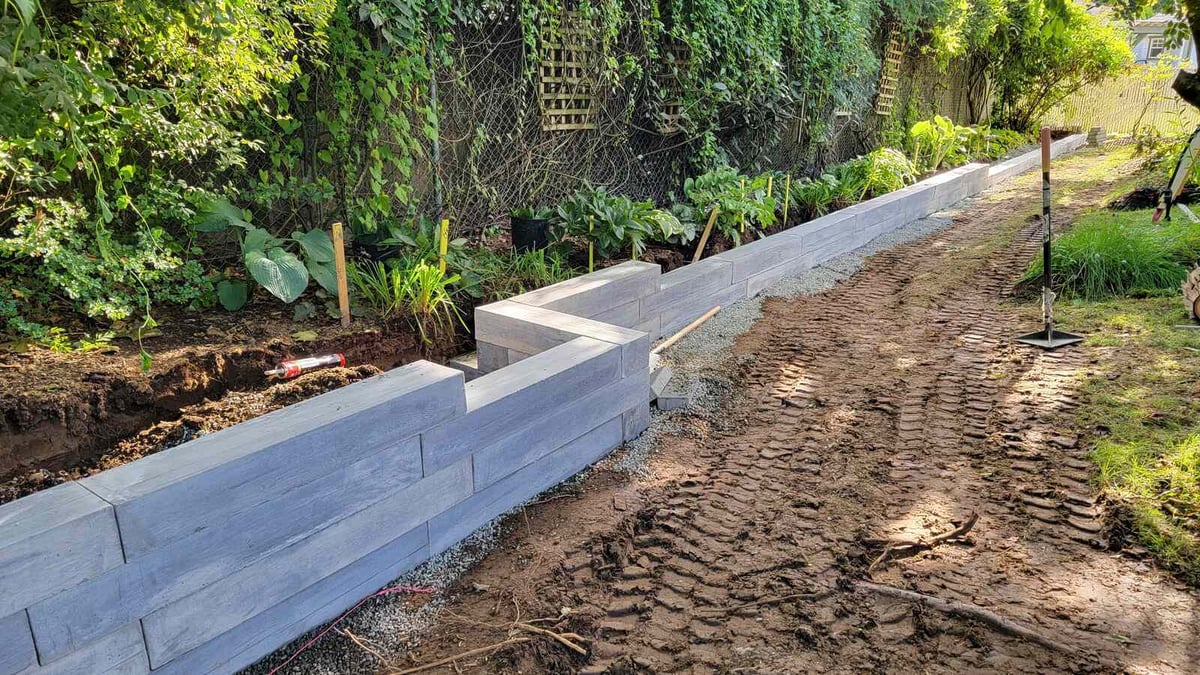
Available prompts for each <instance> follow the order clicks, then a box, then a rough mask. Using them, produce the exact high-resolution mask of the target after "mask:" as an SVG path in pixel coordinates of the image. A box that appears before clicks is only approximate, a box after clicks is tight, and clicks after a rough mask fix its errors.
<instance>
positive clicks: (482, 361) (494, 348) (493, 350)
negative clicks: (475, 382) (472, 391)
mask: <svg viewBox="0 0 1200 675" xmlns="http://www.w3.org/2000/svg"><path fill="white" fill-rule="evenodd" d="M475 355H476V357H477V359H476V364H477V365H478V367H479V372H480V374H481V375H486V374H488V373H494V372H496V371H497V370H500V369H501V368H503V367H504V366H507V365H508V348H507V347H501V346H500V345H494V344H491V343H488V342H483V341H481V340H479V339H478V337H477V338H476V340H475Z"/></svg>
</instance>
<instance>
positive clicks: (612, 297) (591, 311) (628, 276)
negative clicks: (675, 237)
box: [509, 261, 661, 318]
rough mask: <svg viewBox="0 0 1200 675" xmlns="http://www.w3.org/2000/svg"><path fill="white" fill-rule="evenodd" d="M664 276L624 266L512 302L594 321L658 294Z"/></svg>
mask: <svg viewBox="0 0 1200 675" xmlns="http://www.w3.org/2000/svg"><path fill="white" fill-rule="evenodd" d="M660 273H661V268H660V267H659V266H658V265H655V264H654V263H647V262H641V261H630V262H624V263H621V264H620V265H614V266H612V267H606V268H604V269H602V270H599V271H596V272H591V273H590V274H585V275H583V276H579V277H575V278H573V279H568V280H566V281H560V282H559V283H557V284H554V285H552V286H546V287H545V288H539V289H537V290H535V291H530V292H529V293H524V294H522V295H518V296H516V297H514V298H509V299H510V300H512V301H513V302H519V303H521V304H523V305H533V306H535V307H544V308H546V309H553V310H555V311H559V312H566V313H567V314H574V315H575V316H582V317H587V318H591V317H593V316H595V315H597V314H600V313H602V312H605V311H607V310H610V309H612V308H614V307H617V306H619V305H622V304H625V303H627V302H629V301H631V300H636V299H638V298H641V297H645V296H647V295H650V294H651V293H653V292H654V291H656V290H658V275H659V274H660Z"/></svg>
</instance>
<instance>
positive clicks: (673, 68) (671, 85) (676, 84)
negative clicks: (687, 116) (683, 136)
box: [654, 41, 689, 136]
mask: <svg viewBox="0 0 1200 675" xmlns="http://www.w3.org/2000/svg"><path fill="white" fill-rule="evenodd" d="M662 59H663V62H662V66H661V67H660V68H659V70H658V73H657V74H656V75H655V76H654V80H655V82H656V83H657V84H658V91H659V93H660V94H661V96H662V100H661V101H660V102H659V103H658V106H657V109H656V110H655V115H654V117H655V119H654V128H655V130H656V131H658V133H660V134H662V135H664V136H666V135H669V134H674V133H678V132H679V131H680V122H681V121H682V120H683V83H682V82H680V80H679V73H680V72H682V71H683V69H684V68H686V67H687V63H688V59H689V52H688V47H687V44H685V43H683V42H679V41H672V42H671V43H670V44H669V45H667V47H666V48H665V49H664V50H663V53H662Z"/></svg>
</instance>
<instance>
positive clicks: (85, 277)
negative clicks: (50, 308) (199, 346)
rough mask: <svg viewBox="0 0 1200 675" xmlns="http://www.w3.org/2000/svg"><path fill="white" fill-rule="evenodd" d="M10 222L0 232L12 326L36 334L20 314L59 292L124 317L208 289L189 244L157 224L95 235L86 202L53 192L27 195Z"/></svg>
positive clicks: (203, 294)
mask: <svg viewBox="0 0 1200 675" xmlns="http://www.w3.org/2000/svg"><path fill="white" fill-rule="evenodd" d="M14 221H15V222H14V223H13V226H12V230H11V232H10V233H9V236H7V237H3V238H0V260H5V262H4V263H3V264H4V267H5V269H4V275H3V276H4V279H0V289H4V294H5V295H6V296H7V298H6V299H8V300H10V301H11V302H12V303H13V305H12V308H11V311H10V312H8V313H7V314H8V316H6V317H5V318H7V319H8V324H9V325H8V328H9V330H11V331H13V332H16V333H21V334H26V335H35V334H36V333H38V332H39V331H40V328H39V327H38V326H39V324H37V323H34V322H30V321H27V320H25V319H20V317H26V318H28V315H29V313H30V311H31V310H35V308H36V307H37V306H38V305H41V306H42V307H43V308H45V305H47V304H49V303H51V302H52V301H53V300H54V299H57V298H63V299H66V300H67V302H69V303H70V306H71V307H72V308H73V309H75V310H76V311H78V312H80V313H81V314H84V315H85V316H89V317H94V318H98V319H103V320H106V321H109V322H122V321H126V320H128V319H130V318H132V317H134V316H135V315H138V314H139V312H141V313H145V312H146V311H147V309H148V305H149V303H150V302H154V301H163V302H169V303H172V304H184V305H186V304H191V303H196V304H197V305H203V304H204V303H205V301H206V299H207V298H208V297H209V296H210V294H211V292H212V284H211V282H210V281H209V280H208V279H207V278H206V277H205V276H204V273H203V270H202V269H201V267H200V265H199V263H197V262H195V261H194V260H187V259H186V258H187V257H188V254H189V252H190V251H188V250H185V249H184V248H183V247H182V246H181V245H180V244H179V243H178V242H177V241H176V240H175V239H174V238H172V237H171V236H170V235H169V234H168V233H167V232H166V231H164V230H163V229H162V228H154V227H145V228H139V229H137V230H135V232H134V233H133V235H132V236H131V237H128V238H126V237H118V236H117V235H116V234H115V233H112V232H111V231H108V230H105V229H102V230H101V234H99V235H98V234H97V231H96V230H95V229H93V226H94V225H95V221H94V219H93V218H92V217H91V216H90V214H89V213H88V212H87V210H86V209H84V208H83V207H82V206H80V205H79V204H78V203H76V202H73V201H70V200H67V199H58V198H55V199H35V200H33V202H32V203H31V204H30V205H28V206H24V207H21V208H18V209H17V210H16V212H15V214H14ZM18 279H21V280H22V281H17V280H18ZM5 286H7V289H5ZM18 305H19V306H20V307H18ZM18 319H20V320H18Z"/></svg>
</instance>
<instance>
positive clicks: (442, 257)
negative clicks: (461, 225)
mask: <svg viewBox="0 0 1200 675" xmlns="http://www.w3.org/2000/svg"><path fill="white" fill-rule="evenodd" d="M449 246H450V219H449V218H442V237H441V241H439V242H438V269H439V270H441V271H442V274H445V273H446V250H447V247H449Z"/></svg>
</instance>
